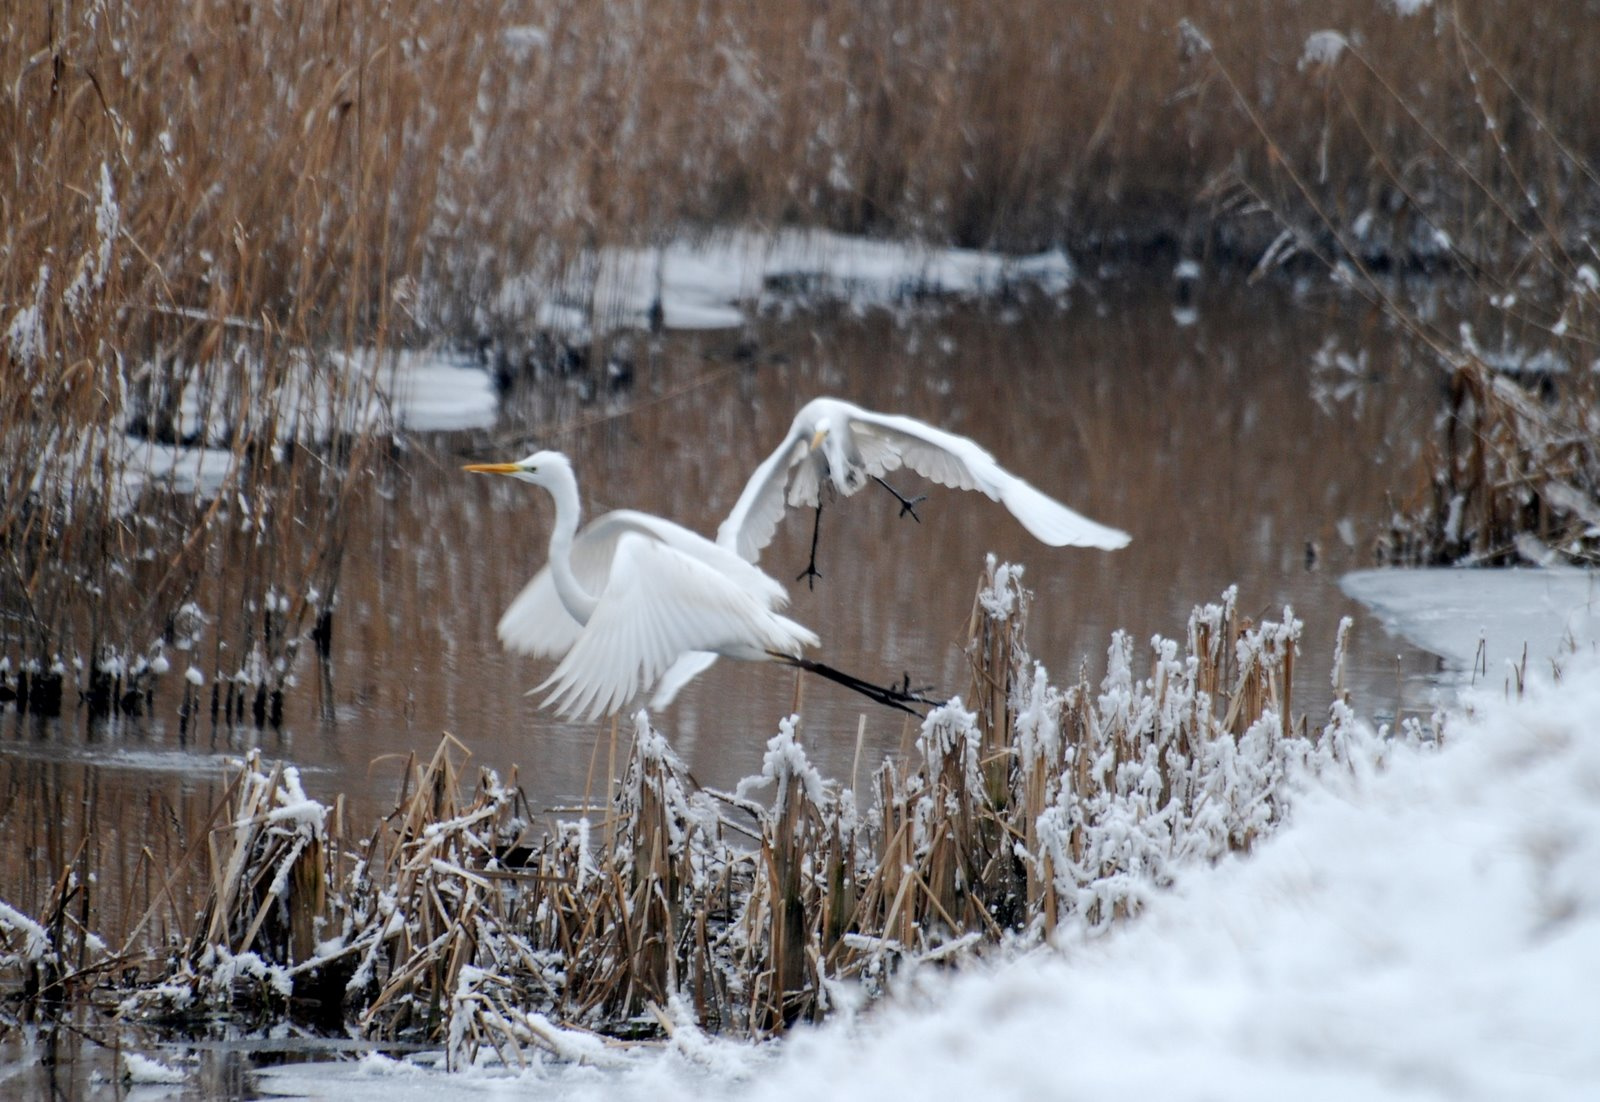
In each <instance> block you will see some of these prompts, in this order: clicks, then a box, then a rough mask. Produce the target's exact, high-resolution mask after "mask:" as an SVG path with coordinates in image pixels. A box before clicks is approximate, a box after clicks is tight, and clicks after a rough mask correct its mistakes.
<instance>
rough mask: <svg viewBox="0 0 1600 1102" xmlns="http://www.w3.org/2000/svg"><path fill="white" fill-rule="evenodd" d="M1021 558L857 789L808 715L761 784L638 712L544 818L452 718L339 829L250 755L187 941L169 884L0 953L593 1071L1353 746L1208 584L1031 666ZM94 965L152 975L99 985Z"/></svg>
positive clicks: (1085, 890)
mask: <svg viewBox="0 0 1600 1102" xmlns="http://www.w3.org/2000/svg"><path fill="white" fill-rule="evenodd" d="M1020 576H1021V571H1020V570H1018V569H1016V568H1014V567H1009V566H996V565H995V564H994V563H993V562H991V563H990V564H989V566H988V568H987V570H986V571H985V574H984V576H983V578H982V579H981V580H980V588H979V592H978V596H977V599H976V601H975V603H974V607H973V615H972V627H971V641H970V643H969V653H970V655H971V658H972V669H973V680H972V685H971V689H970V691H969V692H968V693H967V694H966V696H965V700H966V701H970V702H971V706H970V707H969V705H968V704H967V703H964V702H963V700H961V699H957V700H952V701H950V702H948V703H947V704H945V705H943V706H940V707H938V708H936V709H935V710H934V711H933V712H932V713H930V714H929V715H928V716H927V717H926V718H925V719H924V720H923V722H922V724H921V727H920V730H919V732H918V734H917V738H916V742H915V750H914V752H913V753H912V754H911V755H910V757H909V759H908V760H906V761H894V760H890V761H886V762H885V763H884V764H883V765H882V767H881V768H879V769H878V770H877V772H876V774H875V775H874V776H873V778H872V781H871V785H870V788H869V789H868V791H867V792H865V793H856V792H852V791H850V790H848V789H841V788H840V787H839V786H838V785H837V784H835V783H832V782H829V781H826V780H824V779H823V778H822V776H821V775H820V774H819V773H818V772H817V771H816V770H815V769H814V768H813V767H812V766H811V764H810V763H809V761H808V760H807V758H806V754H805V750H804V745H803V737H802V731H803V728H802V723H801V721H800V720H799V718H798V717H791V718H789V719H785V720H784V721H783V722H782V723H780V725H779V729H778V733H777V734H776V735H774V736H773V737H772V739H771V740H770V741H769V742H768V745H767V752H766V755H765V757H764V759H763V762H762V768H761V772H760V774H759V775H758V776H755V777H752V778H749V779H748V780H746V781H745V782H743V783H742V784H741V785H740V786H739V788H738V790H736V791H735V792H732V793H722V792H714V791H709V790H704V789H701V788H699V787H698V786H697V785H696V784H695V783H694V780H693V778H692V777H690V776H689V774H688V772H687V770H686V769H685V768H684V766H683V764H682V763H681V762H680V761H679V760H678V759H677V757H676V756H675V755H674V754H673V752H672V750H671V748H670V747H669V746H668V744H667V742H666V739H665V738H664V737H663V736H662V735H661V734H660V733H659V732H658V731H656V730H655V729H654V728H653V727H651V725H650V723H649V721H648V719H647V718H646V717H645V716H644V715H643V713H641V714H640V715H639V716H637V717H636V718H635V719H634V721H633V724H632V731H631V743H632V744H631V748H630V749H628V751H627V753H626V755H625V766H624V769H623V775H622V777H621V778H620V783H617V784H616V785H615V791H614V795H613V796H612V797H611V798H609V799H608V801H607V803H606V805H605V808H604V814H603V816H601V817H599V818H596V817H595V816H594V815H591V814H583V815H581V817H579V818H576V819H574V820H572V821H557V823H556V825H555V828H554V829H553V830H549V829H536V828H535V826H534V821H533V816H532V815H531V814H530V812H529V810H528V808H527V807H526V806H525V805H524V803H523V800H522V798H521V796H520V793H519V790H518V789H517V787H516V783H515V778H514V777H513V778H512V779H511V781H510V783H503V782H501V781H500V780H499V779H498V778H497V777H495V776H494V775H493V774H492V773H489V772H487V771H485V772H483V773H481V774H480V775H479V777H478V778H477V780H476V781H475V782H474V783H471V784H470V785H469V784H468V782H467V781H466V778H465V776H464V773H463V768H462V760H463V752H462V748H461V747H460V745H459V744H458V743H456V742H455V740H453V739H450V738H448V737H447V738H446V739H445V740H444V741H443V742H441V744H440V746H439V749H438V751H437V752H436V753H435V754H434V756H433V758H432V759H431V760H430V761H428V762H426V763H413V765H412V766H410V767H409V768H408V771H407V776H408V778H409V779H408V782H407V788H406V791H405V792H404V793H403V794H402V799H401V801H400V803H399V805H398V806H397V807H396V809H395V811H394V812H393V813H392V814H391V815H390V816H389V817H388V818H387V819H386V820H385V822H384V823H383V824H381V825H380V826H379V827H378V828H377V829H376V830H375V831H374V832H373V833H372V834H371V835H370V836H368V837H366V838H364V839H360V840H357V841H352V840H350V838H349V837H348V832H347V829H346V827H345V825H344V824H343V823H342V822H341V821H340V819H341V816H340V815H339V813H338V811H337V808H335V809H334V810H333V811H330V810H329V809H328V808H327V807H325V806H324V805H322V804H320V803H317V802H316V801H313V800H310V799H308V798H307V797H306V795H305V793H304V791H303V790H302V788H301V786H300V782H299V779H298V777H297V776H296V775H295V773H294V771H293V770H292V769H289V768H285V767H281V766H279V767H274V768H271V769H268V768H266V767H265V766H264V765H263V764H262V763H261V762H260V760H259V758H256V757H252V758H251V759H249V760H248V761H247V762H246V763H245V766H244V768H243V769H242V771H241V772H240V773H239V775H238V777H237V778H236V779H235V780H234V782H233V783H232V784H231V785H230V786H229V790H228V792H227V794H226V796H225V798H224V799H223V801H222V802H221V803H220V804H219V806H218V809H217V811H216V812H215V813H214V814H213V817H212V820H211V821H210V822H209V823H207V824H206V828H207V829H206V830H205V831H204V832H203V834H202V839H203V844H201V843H196V844H195V846H194V847H193V851H194V852H198V851H199V850H200V849H201V848H203V849H204V851H205V852H206V853H207V854H208V859H207V868H208V869H209V879H208V881H207V883H206V885H205V886H204V892H203V902H202V904H201V905H200V906H199V907H198V910H197V913H195V914H194V918H193V921H192V922H191V923H189V924H187V925H180V928H179V929H180V932H181V931H187V932H186V933H183V935H182V936H181V937H173V936H170V935H169V936H168V937H167V938H166V939H165V940H164V941H162V942H161V943H159V944H154V945H149V946H147V947H146V948H145V949H144V951H143V952H142V953H137V952H136V950H135V949H134V948H132V947H133V946H134V945H135V944H136V943H137V942H138V940H139V935H140V934H141V932H142V931H144V930H145V929H146V927H147V926H148V925H150V924H151V923H153V922H155V921H156V920H157V919H158V917H162V916H168V915H169V913H172V912H174V911H175V909H174V907H173V904H172V901H173V899H174V898H175V896H174V893H173V892H172V891H171V888H172V884H171V883H170V882H169V883H168V884H166V885H164V886H163V887H162V890H161V892H160V893H158V896H157V898H155V899H153V900H151V902H150V905H149V908H148V910H147V911H146V913H145V917H144V918H143V919H141V920H140V921H139V923H138V924H137V926H136V927H135V928H134V930H133V931H131V932H130V933H129V934H128V935H127V936H126V938H125V941H126V943H127V945H128V946H129V948H126V949H125V950H124V951H123V953H121V954H118V955H117V956H116V957H115V958H113V957H111V956H110V954H108V953H106V952H105V950H104V948H103V947H97V948H96V949H95V950H94V952H93V953H91V957H93V959H92V960H90V961H89V962H88V966H87V967H85V966H84V965H78V966H76V967H77V971H76V972H73V971H71V970H70V969H68V968H67V967H66V966H65V965H64V963H63V960H64V956H63V954H64V949H63V948H62V947H63V946H67V945H69V944H71V937H72V936H76V935H73V934H72V931H73V930H75V929H76V928H77V927H75V926H73V925H72V923H71V921H70V918H69V919H63V917H62V916H63V915H66V914H67V913H68V911H69V910H70V909H69V908H66V907H65V906H63V905H60V904H57V905H56V906H55V908H54V911H53V912H52V913H54V914H55V915H56V919H55V920H53V924H52V923H35V922H33V921H32V920H29V919H27V918H25V917H24V916H23V915H22V914H21V913H20V912H18V911H16V910H15V909H14V908H9V907H8V908H6V909H5V910H3V911H0V951H3V952H4V953H6V954H7V957H6V962H7V964H8V965H9V966H10V967H13V968H16V969H18V970H19V974H21V975H23V976H25V977H34V979H32V981H31V983H32V986H31V987H30V988H29V991H28V993H29V995H30V997H31V999H32V1001H33V1002H34V1003H41V1002H42V1000H43V998H44V993H45V990H46V988H47V987H48V988H51V989H61V990H66V989H68V988H69V987H71V986H72V984H74V983H75V984H76V988H75V989H76V990H78V991H79V992H88V993H89V994H90V996H91V997H96V998H98V997H99V995H100V994H101V993H105V994H107V995H108V996H109V997H110V999H111V1001H112V1005H114V1006H116V1007H117V1009H118V1011H119V1013H120V1014H121V1015H123V1016H124V1017H125V1018H131V1019H137V1020H145V1019H163V1018H165V1019H171V1018H172V1017H173V1016H176V1017H177V1018H178V1020H185V1021H190V1022H194V1021H197V1020H199V1019H200V1018H202V1017H203V1016H205V1015H208V1014H217V1013H223V1012H231V1013H239V1012H246V1013H250V1014H254V1015H257V1016H260V1017H265V1018H266V1019H268V1020H273V1019H276V1018H280V1017H283V1016H285V1015H288V1016H290V1017H296V1018H302V1019H306V1020H310V1021H313V1022H316V1023H320V1024H321V1025H323V1026H325V1027H327V1026H338V1025H339V1024H340V1023H345V1024H346V1025H347V1026H352V1025H353V1026H355V1027H356V1028H358V1029H359V1030H360V1031H362V1032H363V1033H365V1034H366V1035H367V1036H369V1037H371V1038H374V1039H377V1040H383V1041H391V1042H399V1041H403V1040H415V1039H421V1040H427V1041H431V1042H433V1043H441V1044H443V1045H444V1046H445V1048H446V1050H447V1052H448V1054H449V1057H450V1059H451V1060H452V1062H454V1063H455V1064H457V1065H460V1064H465V1063H470V1062H472V1061H475V1060H478V1059H481V1058H483V1057H484V1056H485V1055H488V1054H493V1055H495V1056H496V1057H497V1058H498V1059H500V1060H502V1061H505V1062H509V1063H520V1062H525V1061H527V1060H529V1059H531V1058H534V1056H535V1055H536V1054H537V1053H540V1052H543V1053H553V1054H556V1055H558V1056H559V1057H561V1058H564V1059H576V1060H583V1061H588V1062H594V1063H604V1062H606V1061H608V1060H609V1059H611V1058H612V1057H611V1052H610V1047H611V1046H612V1045H613V1044H614V1043H616V1041H617V1040H618V1039H628V1038H634V1037H639V1036H655V1035H659V1034H660V1033H662V1032H665V1033H668V1034H670V1035H672V1036H674V1037H676V1038H677V1039H678V1041H679V1043H683V1044H690V1045H692V1044H693V1043H694V1039H695V1038H696V1037H697V1031H699V1030H702V1029H711V1030H719V1031H723V1032H729V1033H734V1034H748V1035H757V1036H765V1035H771V1034H774V1033H777V1032H780V1031H782V1030H784V1029H786V1028H787V1027H788V1026H790V1025H791V1024H793V1023H795V1022H798V1021H807V1020H815V1019H818V1018H820V1017H823V1016H825V1015H827V1014H828V1013H829V1012H830V1011H831V1010H833V1009H834V999H835V997H836V994H837V988H836V987H835V986H834V985H835V984H836V982H837V981H840V980H845V979H853V980H856V981H858V982H859V983H860V985H861V986H862V988H863V989H864V990H865V991H866V992H867V993H868V994H869V995H876V994H881V993H882V992H884V991H886V990H888V989H889V987H890V986H891V985H892V982H893V978H894V976H895V975H896V974H897V972H898V971H899V970H901V969H902V968H904V967H905V966H907V965H908V964H911V963H924V964H926V963H932V962H939V961H953V960H957V959H959V958H960V957H961V956H963V955H964V954H966V953H969V952H971V951H973V950H974V949H976V948H977V947H980V946H984V945H993V944H996V943H1000V942H1005V941H1012V940H1016V939H1021V940H1023V941H1028V940H1032V939H1037V938H1040V937H1043V936H1046V935H1048V934H1051V933H1053V932H1058V931H1063V930H1077V931H1079V932H1080V933H1083V934H1089V935H1092V934H1094V933H1096V932H1099V931H1102V930H1104V929H1106V928H1107V927H1109V926H1111V925H1112V924H1114V923H1116V922H1118V921H1121V920H1123V919H1126V918H1128V917H1129V916H1131V915H1134V914H1136V913H1137V912H1138V911H1139V909H1140V907H1141V906H1142V905H1143V903H1144V901H1145V900H1146V899H1148V898H1149V897H1150V895H1151V894H1152V893H1154V892H1158V891H1160V890H1161V888H1162V887H1163V886H1164V885H1165V884H1167V883H1168V882H1170V880H1171V878H1172V876H1173V875H1174V872H1175V870H1176V869H1178V868H1179V867H1181V866H1183V865H1185V864H1189V863H1193V862H1198V861H1208V860H1215V859H1216V858H1218V857H1220V856H1222V855H1224V854H1227V853H1231V852H1238V851H1243V850H1248V849H1249V848H1250V847H1251V846H1252V845H1254V844H1255V842H1256V841H1258V840H1259V839H1260V838H1261V837H1263V836H1265V835H1266V834H1268V833H1269V832H1270V831H1271V830H1272V829H1273V828H1274V827H1275V826H1276V825H1277V824H1278V823H1279V822H1280V821H1281V820H1282V818H1283V815H1284V814H1285V811H1286V809H1287V806H1288V801H1289V795H1290V788H1291V784H1292V783H1293V781H1294V779H1295V778H1296V777H1299V776H1303V775H1305V774H1306V773H1308V772H1312V771H1315V770H1318V769H1327V768H1345V767H1348V765H1349V762H1350V758H1351V750H1350V746H1349V742H1350V740H1351V739H1353V738H1356V737H1358V736H1357V733H1356V729H1355V726H1354V723H1353V719H1352V715H1351V712H1350V709H1349V708H1348V706H1347V705H1346V704H1345V703H1344V701H1343V700H1342V699H1341V700H1340V701H1338V702H1336V704H1335V705H1334V708H1333V709H1332V712H1331V713H1330V717H1329V721H1328V723H1327V724H1326V725H1325V726H1324V727H1323V728H1322V729H1321V730H1320V731H1319V732H1317V733H1315V734H1310V733H1308V732H1307V730H1306V727H1307V725H1306V724H1305V722H1304V720H1302V721H1301V722H1300V724H1299V725H1298V726H1297V725H1296V724H1295V723H1293V722H1292V721H1291V720H1290V718H1289V717H1290V706H1291V697H1290V692H1291V688H1290V686H1291V684H1292V680H1293V672H1294V668H1293V662H1294V653H1295V649H1296V643H1297V640H1298V638H1299V633H1300V630H1301V629H1300V624H1299V622H1298V621H1297V620H1295V619H1294V617H1293V615H1292V613H1290V612H1289V611H1288V610H1285V612H1284V616H1283V618H1282V619H1281V620H1279V621H1276V622H1267V623H1262V624H1252V623H1250V622H1249V621H1248V620H1245V619H1243V618H1241V617H1240V616H1239V614H1238V611H1237V608H1236V604H1235V601H1234V597H1233V593H1232V592H1231V591H1230V592H1229V593H1227V594H1225V595H1224V597H1223V599H1222V601H1221V602H1220V603H1216V604H1208V605H1205V606H1202V607H1199V608H1196V609H1195V610H1194V612H1193V614H1192V615H1191V617H1190V620H1189V625H1188V633H1187V638H1186V640H1185V641H1184V643H1182V644H1180V643H1179V642H1177V641H1172V640H1164V639H1159V638H1158V639H1155V640H1154V641H1153V642H1152V651H1151V656H1150V659H1149V672H1148V675H1147V676H1142V677H1141V676H1138V675H1136V673H1135V666H1136V656H1135V648H1134V646H1133V644H1132V642H1131V640H1130V639H1129V638H1128V637H1127V636H1126V635H1125V634H1122V633H1118V634H1117V635H1116V636H1114V637H1113V640H1112V644H1111V648H1110V652H1109V658H1108V669H1107V671H1106V674H1105V676H1104V678H1103V679H1102V680H1101V682H1100V683H1099V685H1098V686H1094V687H1092V686H1091V685H1090V684H1089V683H1088V682H1087V680H1086V679H1085V678H1084V677H1083V676H1082V675H1080V677H1079V679H1078V681H1077V683H1076V684H1073V685H1070V686H1068V687H1066V688H1064V689H1063V688H1058V687H1056V686H1054V685H1052V684H1051V683H1050V679H1049V677H1048V675H1047V674H1046V673H1045V671H1044V670H1043V669H1042V668H1041V667H1039V666H1038V665H1037V664H1036V663H1034V662H1033V661H1032V660H1031V659H1030V658H1029V656H1028V653H1027V649H1026V645H1025V642H1024V630H1025V626H1026V618H1027V604H1028V594H1027V592H1026V591H1025V590H1024V589H1023V588H1022V586H1021V584H1020V580H1021V578H1020ZM1342 631H1343V629H1342V628H1341V632H1342ZM1341 650H1342V644H1341ZM1336 680H1337V678H1336ZM1336 687H1337V685H1336ZM613 737H615V735H614V736H613ZM613 754H615V748H614V749H613ZM78 864H82V862H81V861H79V862H78ZM75 875H78V876H80V877H81V876H82V875H84V872H83V870H82V869H78V870H77V873H76V874H75ZM57 898H67V897H64V896H61V894H60V893H59V892H58V893H57ZM85 917H86V915H85ZM166 928H168V929H170V928H171V927H170V926H169V927H166ZM64 932H65V937H64ZM96 954H97V955H96ZM113 963H119V964H121V965H123V966H128V965H137V966H139V967H141V968H142V969H144V971H143V972H142V973H141V978H138V979H136V980H134V981H132V982H131V986H128V987H124V988H119V987H117V986H116V985H114V984H109V983H107V982H106V978H107V977H108V976H112V975H117V974H119V973H117V972H116V971H115V970H114V969H113V968H112V964H113ZM122 975H124V977H126V974H125V973H122ZM64 981H70V982H64ZM51 985H54V987H51Z"/></svg>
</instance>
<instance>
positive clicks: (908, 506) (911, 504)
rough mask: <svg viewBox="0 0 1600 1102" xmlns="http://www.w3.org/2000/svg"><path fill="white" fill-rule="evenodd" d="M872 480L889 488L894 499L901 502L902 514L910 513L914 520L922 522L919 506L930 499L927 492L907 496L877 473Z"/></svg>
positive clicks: (886, 488)
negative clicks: (915, 495) (918, 510)
mask: <svg viewBox="0 0 1600 1102" xmlns="http://www.w3.org/2000/svg"><path fill="white" fill-rule="evenodd" d="M872 481H874V482H876V483H877V484H878V485H879V486H882V487H883V488H884V489H885V490H888V491H889V492H890V493H891V494H893V495H894V499H895V500H896V501H898V502H899V503H900V515H901V516H905V515H906V514H907V513H910V514H911V519H912V520H914V521H916V522H917V523H918V524H921V523H922V518H921V517H919V516H917V506H918V505H920V504H922V503H923V502H924V501H927V500H928V495H927V494H920V495H918V496H917V497H906V496H905V495H904V494H902V493H901V492H900V491H899V490H897V489H895V488H894V487H893V486H891V485H889V484H888V483H887V482H885V481H884V480H883V479H881V478H879V477H878V476H877V475H873V476H872Z"/></svg>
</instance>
